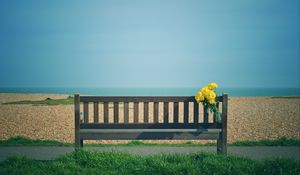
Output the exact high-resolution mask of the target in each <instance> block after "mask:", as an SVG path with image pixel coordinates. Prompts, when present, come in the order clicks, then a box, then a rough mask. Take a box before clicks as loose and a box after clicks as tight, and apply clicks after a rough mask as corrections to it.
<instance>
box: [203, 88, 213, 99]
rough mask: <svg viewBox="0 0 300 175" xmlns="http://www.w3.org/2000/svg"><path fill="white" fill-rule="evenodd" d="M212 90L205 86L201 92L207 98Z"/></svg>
mask: <svg viewBox="0 0 300 175" xmlns="http://www.w3.org/2000/svg"><path fill="white" fill-rule="evenodd" d="M210 91H211V90H209V89H208V88H207V87H204V88H202V89H201V93H202V94H203V96H204V97H205V98H208V97H209V94H210Z"/></svg>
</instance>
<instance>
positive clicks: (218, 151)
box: [217, 139, 222, 154]
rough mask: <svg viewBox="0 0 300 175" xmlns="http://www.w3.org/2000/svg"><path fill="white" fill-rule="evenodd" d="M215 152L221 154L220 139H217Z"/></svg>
mask: <svg viewBox="0 0 300 175" xmlns="http://www.w3.org/2000/svg"><path fill="white" fill-rule="evenodd" d="M217 153H218V154H222V140H221V139H218V140H217Z"/></svg>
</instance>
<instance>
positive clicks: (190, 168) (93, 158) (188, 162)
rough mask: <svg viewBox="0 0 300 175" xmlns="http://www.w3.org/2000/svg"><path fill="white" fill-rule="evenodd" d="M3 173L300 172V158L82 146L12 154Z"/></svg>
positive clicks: (265, 174)
mask: <svg viewBox="0 0 300 175" xmlns="http://www.w3.org/2000/svg"><path fill="white" fill-rule="evenodd" d="M0 174H25V175H26V174H155V175H159V174H164V175H165V174H207V175H210V174H214V175H227V174H233V175H235V174H241V175H247V174H249V175H250V174H251V175H253V174H258V175H275V174H282V175H299V174H300V162H299V161H296V160H292V159H283V158H274V159H267V160H263V161H255V160H251V159H247V158H241V157H235V156H224V155H216V154H213V153H194V154H160V155H151V156H149V155H148V156H138V155H130V154H128V153H119V152H110V153H99V152H98V153H97V152H90V151H86V150H79V151H77V152H73V153H69V154H66V155H64V156H62V157H60V158H58V159H56V160H54V161H45V162H41V161H35V160H32V159H28V158H25V157H10V158H8V159H7V160H5V161H3V162H0Z"/></svg>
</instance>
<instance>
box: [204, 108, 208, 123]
mask: <svg viewBox="0 0 300 175" xmlns="http://www.w3.org/2000/svg"><path fill="white" fill-rule="evenodd" d="M203 123H208V110H207V107H205V106H204V105H203Z"/></svg>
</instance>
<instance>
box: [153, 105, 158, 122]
mask: <svg viewBox="0 0 300 175" xmlns="http://www.w3.org/2000/svg"><path fill="white" fill-rule="evenodd" d="M153 122H154V123H158V102H154V107H153Z"/></svg>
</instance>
